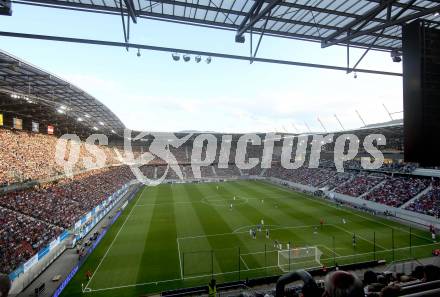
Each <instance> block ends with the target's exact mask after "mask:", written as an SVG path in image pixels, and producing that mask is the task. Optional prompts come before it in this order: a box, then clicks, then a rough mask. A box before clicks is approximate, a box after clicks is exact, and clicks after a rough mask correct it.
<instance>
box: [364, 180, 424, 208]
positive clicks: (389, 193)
mask: <svg viewBox="0 0 440 297" xmlns="http://www.w3.org/2000/svg"><path fill="white" fill-rule="evenodd" d="M429 184H430V180H429V179H426V178H424V179H423V178H413V177H407V178H404V177H395V178H391V179H387V180H386V181H385V183H384V184H382V185H381V186H379V187H378V188H375V189H374V190H373V191H371V192H370V193H368V194H367V195H366V196H365V197H364V199H366V200H370V201H374V202H379V203H382V204H386V205H389V206H394V207H399V206H401V205H402V204H404V203H405V202H406V201H408V200H409V199H411V198H412V197H415V196H416V195H417V194H418V193H420V192H421V191H423V190H424V189H425V188H426V187H428V186H429Z"/></svg>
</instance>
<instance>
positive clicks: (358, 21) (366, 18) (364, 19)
mask: <svg viewBox="0 0 440 297" xmlns="http://www.w3.org/2000/svg"><path fill="white" fill-rule="evenodd" d="M394 2H396V0H387V1H383V2H381V3H380V4H379V5H378V6H376V7H375V8H373V9H371V10H370V11H368V12H367V13H365V14H364V15H363V16H361V17H357V18H355V19H354V20H353V21H351V22H350V23H348V24H347V25H345V26H344V27H342V28H341V29H339V30H337V31H336V32H334V33H332V34H330V35H329V36H327V37H326V38H324V40H323V41H322V43H323V44H324V45H325V44H327V43H328V42H329V41H332V40H334V39H336V38H337V37H338V36H340V35H342V34H344V33H345V34H347V35H348V32H349V31H350V34H351V33H356V32H357V31H359V30H360V29H362V28H363V27H365V25H366V24H368V23H369V22H370V21H371V20H372V19H374V18H375V17H376V16H377V15H378V14H379V13H380V12H381V11H383V10H384V9H385V8H387V7H391V6H392V5H393V3H394ZM358 25H360V26H359V27H357V28H356V29H354V27H356V26H358Z"/></svg>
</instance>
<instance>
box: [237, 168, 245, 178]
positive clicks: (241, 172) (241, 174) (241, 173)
mask: <svg viewBox="0 0 440 297" xmlns="http://www.w3.org/2000/svg"><path fill="white" fill-rule="evenodd" d="M237 169H238V171H239V172H240V176H243V175H244V174H243V171H241V169H240V168H238V167H237Z"/></svg>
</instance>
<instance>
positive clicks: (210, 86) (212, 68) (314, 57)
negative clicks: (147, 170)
mask: <svg viewBox="0 0 440 297" xmlns="http://www.w3.org/2000/svg"><path fill="white" fill-rule="evenodd" d="M0 18H1V22H0V30H1V31H12V32H22V33H34V34H46V35H57V36H68V37H77V38H90V39H100V40H111V41H122V40H123V32H122V25H121V19H120V16H109V15H102V14H93V13H85V12H77V11H75V12H72V11H67V10H58V9H50V8H39V7H33V6H25V5H19V4H14V5H13V15H12V16H11V17H8V16H0ZM234 36H235V32H233V31H224V30H216V29H209V28H201V27H195V26H189V25H181V24H173V23H168V22H161V21H154V20H145V19H140V20H138V24H135V25H132V27H131V36H130V42H132V43H140V44H147V45H155V46H166V47H176V48H182V49H189V50H201V51H214V52H222V53H230V54H239V55H249V36H248V35H247V36H246V42H245V43H244V44H238V43H235V42H234ZM0 44H1V46H0V49H1V50H4V51H6V52H9V53H11V54H13V55H15V56H17V57H19V58H21V59H24V60H25V61H27V62H29V63H31V64H33V65H35V66H38V67H40V68H42V69H44V70H46V71H49V72H51V73H53V74H55V75H57V76H59V77H61V78H63V79H66V80H67V81H69V82H71V83H73V84H75V85H76V86H78V87H80V88H82V89H83V90H84V91H86V92H88V93H89V94H91V95H92V96H94V97H95V98H96V99H97V100H99V101H100V102H102V103H103V104H105V105H106V106H108V107H109V108H110V109H111V110H112V111H113V112H114V113H115V114H116V115H117V116H118V117H119V118H120V119H121V121H122V122H123V123H124V124H125V125H126V126H127V127H128V128H130V129H135V130H144V131H161V132H177V131H184V130H199V131H216V132H224V133H247V132H291V133H295V132H307V131H308V128H307V126H308V127H310V129H311V130H312V131H322V130H323V128H322V127H321V125H320V123H319V121H318V118H319V119H320V120H321V121H322V123H323V124H324V126H325V129H326V130H328V131H338V130H341V127H340V125H339V124H338V122H337V120H336V118H335V114H336V115H337V116H338V118H339V119H340V120H341V122H342V125H343V127H344V129H353V128H358V127H361V126H363V123H362V121H361V119H359V117H358V115H357V114H356V110H357V111H359V113H360V115H361V116H362V118H363V119H364V121H365V122H366V124H373V123H378V122H384V121H388V120H390V117H389V115H388V114H387V112H386V111H385V109H384V107H383V104H385V105H386V107H387V108H388V109H389V110H390V111H391V112H401V111H402V109H403V108H402V105H403V104H402V101H403V98H402V78H401V77H392V76H381V75H372V74H364V73H358V75H357V78H356V79H355V78H354V75H353V74H346V73H345V72H343V71H332V70H322V69H314V68H304V67H295V66H287V65H277V64H267V63H258V62H255V63H253V64H250V63H249V62H246V61H237V60H228V59H221V58H212V62H211V63H210V64H207V63H204V62H201V63H196V62H194V57H192V59H191V61H190V62H186V63H185V62H183V61H182V59H181V60H180V61H179V62H175V61H173V59H172V58H171V54H170V53H163V52H153V51H141V56H140V57H137V55H136V53H137V50H134V49H131V50H130V51H129V52H127V51H126V50H125V49H123V48H113V47H105V46H95V45H84V44H72V43H62V42H51V41H38V40H30V39H17V38H6V37H0ZM362 53H363V51H362V50H355V49H353V50H352V56H351V60H352V61H355V60H357V58H358V57H359V56H360V55H361V54H362ZM257 56H258V57H264V58H277V59H283V60H292V61H301V62H311V63H322V64H329V65H338V66H345V65H346V64H345V63H346V49H345V47H339V46H333V47H330V48H326V49H321V47H320V44H318V43H313V42H305V41H295V40H290V39H283V38H274V37H268V36H264V37H263V40H262V43H261V46H260V49H259V52H258V55H257ZM203 58H205V57H203ZM358 67H359V68H368V69H379V70H384V71H391V72H401V71H402V69H401V67H402V65H401V63H393V62H392V60H391V58H390V55H389V53H382V52H375V51H370V52H369V54H368V55H367V56H366V58H365V59H364V60H363V61H362V62H361V64H360V65H359V66H358ZM394 117H395V118H401V117H402V114H401V113H399V114H395V115H394Z"/></svg>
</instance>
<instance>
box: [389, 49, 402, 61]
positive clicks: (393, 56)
mask: <svg viewBox="0 0 440 297" xmlns="http://www.w3.org/2000/svg"><path fill="white" fill-rule="evenodd" d="M391 59H393V62H395V63H399V62H402V53H401V52H399V51H398V50H393V51H392V52H391Z"/></svg>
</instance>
